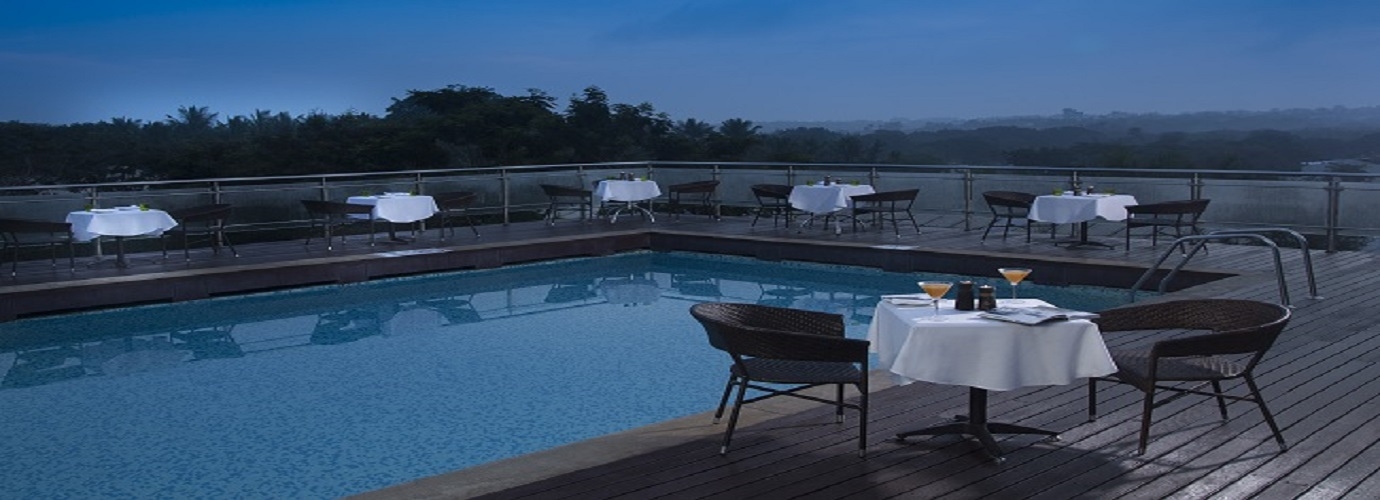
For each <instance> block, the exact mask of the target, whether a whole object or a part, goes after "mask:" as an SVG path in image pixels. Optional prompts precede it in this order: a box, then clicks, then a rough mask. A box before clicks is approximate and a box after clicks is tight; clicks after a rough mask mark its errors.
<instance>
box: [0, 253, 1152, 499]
mask: <svg viewBox="0 0 1380 500" xmlns="http://www.w3.org/2000/svg"><path fill="white" fill-rule="evenodd" d="M921 278H947V279H958V277H955V276H943V275H933V274H925V275H919V274H895V273H884V272H881V271H875V270H868V269H859V268H850V267H843V266H829V265H815V264H799V263H764V262H760V261H753V260H750V259H743V258H737V257H722V256H698V255H690V254H657V253H649V252H643V253H633V254H625V255H619V256H614V257H605V258H592V259H576V260H566V261H558V262H549V263H540V264H531V265H524V266H516V267H512V268H505V269H498V270H486V271H469V272H460V273H447V274H442V275H434V276H426V277H418V278H407V279H396V280H386V281H379V282H370V283H364V284H355V285H345V286H330V287H318V288H309V289H302V290H290V291H282V292H274V293H267V294H256V295H250V296H243V297H234V298H221V299H213V300H206V301H198V302H189V303H180V304H171V305H159V306H149V307H138V308H127V309H120V310H113V311H106V312H99V313H86V314H74V315H67V316H62V317H56V318H42V319H31V320H23V321H16V322H11V323H3V324H0V369H2V370H4V374H5V378H4V379H3V380H0V421H3V422H4V423H5V424H4V425H3V426H0V452H3V456H5V457H6V459H5V460H6V464H5V467H4V468H3V469H0V496H3V497H5V498H33V497H44V498H49V497H65V496H70V497H82V498H93V497H140V498H144V497H186V496H195V497H206V496H215V497H265V498H284V497H293V498H304V497H305V498H316V497H338V496H342V495H347V494H351V493H358V492H363V491H368V490H372V489H377V488H381V487H385V486H389V485H393V484H397V483H401V482H405V481H408V480H412V479H417V478H420V477H425V476H429V475H434V474H439V473H442V472H447V471H451V470H456V469H461V468H465V467H469V466H473V465H477V464H481V463H485V462H490V461H494V460H498V459H502V458H507V457H512V456H517V455H521V454H524V453H530V452H534V451H539V450H543V449H548V448H551V447H555V446H559V445H561V444H566V443H571V442H575V441H579V440H583V439H587V438H591V437H595V436H600V435H605V434H609V433H613V432H617V431H621V430H626V429H630V428H634V427H638V426H642V425H647V424H651V423H655V422H660V421H665V420H669V419H672V418H676V417H680V416H684V415H689V414H694V413H698V412H702V411H706V410H710V409H712V408H713V407H714V406H715V405H716V404H717V402H718V396H719V394H720V391H721V390H722V388H723V382H724V372H725V369H726V366H727V358H726V357H724V356H723V354H722V353H720V352H718V351H715V350H713V349H711V348H709V347H708V345H707V344H706V343H705V341H704V334H703V331H702V330H701V328H700V327H699V325H698V324H697V323H695V322H694V320H693V319H692V318H690V315H689V314H688V312H687V310H688V308H689V306H690V305H691V304H693V303H697V302H703V301H734V302H755V303H764V304H771V305H782V306H791V307H800V308H808V309H815V310H824V311H830V312H836V313H840V314H843V315H844V317H845V319H846V320H847V322H848V334H849V336H851V337H858V338H861V337H865V333H866V329H867V324H868V322H869V321H870V320H871V313H872V310H873V307H874V306H875V304H876V302H877V298H878V295H880V294H883V293H898V292H913V291H917V290H916V288H915V281H917V279H921ZM975 279H977V280H978V281H979V282H985V283H990V284H994V285H1002V286H1003V287H1004V286H1005V285H1004V282H1002V281H1000V279H999V278H998V277H997V276H996V275H995V271H994V273H993V276H991V277H977V278H975ZM1027 283H1028V284H1027ZM1027 283H1023V284H1022V285H1021V288H1022V290H1021V293H1022V295H1023V296H1030V297H1040V298H1044V299H1046V300H1048V301H1050V302H1054V303H1056V304H1059V305H1063V306H1066V307H1074V308H1081V309H1088V310H1097V309H1103V308H1106V307H1110V306H1113V305H1117V304H1120V303H1122V302H1123V301H1124V295H1125V294H1124V291H1121V290H1114V289H1104V288H1088V287H1073V288H1060V287H1042V286H1040V285H1039V279H1038V276H1037V275H1033V276H1031V281H1029V282H1027ZM1002 290H1003V291H1005V288H1002ZM668 353H670V354H671V355H668ZM668 388H673V390H668Z"/></svg>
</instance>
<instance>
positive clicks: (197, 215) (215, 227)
mask: <svg viewBox="0 0 1380 500" xmlns="http://www.w3.org/2000/svg"><path fill="white" fill-rule="evenodd" d="M231 211H233V208H232V207H231V206H230V204H228V203H217V204H213V205H199V206H195V207H187V208H182V209H177V210H169V211H168V215H169V216H172V218H173V220H176V221H177V227H174V228H172V229H169V230H167V231H164V232H163V235H162V236H161V237H160V238H159V240H160V242H161V243H162V245H163V260H164V261H167V260H168V238H170V237H173V238H179V239H181V240H182V258H183V259H185V260H186V261H187V262H191V261H192V253H191V240H192V238H193V237H196V238H204V239H205V240H206V241H208V242H210V245H211V250H212V252H214V253H216V254H220V247H221V245H224V246H225V247H226V248H229V249H230V253H231V254H232V255H234V256H236V257H239V256H240V252H239V251H237V250H235V245H233V244H231V243H230V237H228V236H226V235H225V221H226V220H227V219H229V218H230V212H231Z"/></svg>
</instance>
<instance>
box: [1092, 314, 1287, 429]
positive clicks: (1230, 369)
mask: <svg viewBox="0 0 1380 500" xmlns="http://www.w3.org/2000/svg"><path fill="white" fill-rule="evenodd" d="M1289 314H1290V313H1289V309H1288V308H1286V307H1284V306H1281V305H1278V304H1271V303H1267V302H1256V301H1251V300H1237V299H1193V300H1177V301H1170V302H1161V303H1156V304H1146V305H1132V306H1128V307H1123V308H1118V309H1112V310H1109V311H1103V312H1102V313H1101V317H1099V318H1097V319H1095V320H1094V321H1095V322H1096V323H1097V326H1098V328H1099V329H1101V331H1103V332H1125V331H1144V330H1207V331H1208V333H1202V334H1197V335H1191V336H1176V337H1174V338H1169V339H1166V340H1160V341H1158V342H1155V343H1154V344H1153V345H1151V346H1149V347H1148V348H1142V349H1136V350H1124V351H1113V352H1112V359H1113V361H1115V362H1116V366H1117V372H1116V373H1115V374H1113V375H1110V376H1107V377H1096V378H1090V379H1088V420H1089V421H1092V420H1094V419H1096V418H1097V382H1099V381H1103V382H1117V383H1122V384H1128V385H1131V386H1134V387H1135V388H1136V389H1139V390H1140V391H1141V392H1143V393H1145V400H1144V404H1143V409H1142V413H1141V421H1140V447H1139V448H1138V451H1137V454H1138V455H1143V454H1145V444H1146V441H1147V440H1149V436H1150V416H1151V413H1152V412H1153V411H1154V409H1155V407H1157V406H1159V405H1162V404H1164V403H1168V402H1169V401H1172V400H1175V399H1178V398H1179V397H1180V396H1183V395H1187V394H1196V395H1200V396H1211V397H1213V398H1215V399H1216V400H1217V407H1218V410H1219V411H1220V413H1221V415H1222V420H1223V421H1226V420H1227V403H1226V400H1228V399H1231V400H1233V401H1250V402H1253V403H1255V404H1256V406H1258V407H1259V408H1260V413H1261V415H1263V416H1264V417H1265V423H1266V424H1267V425H1269V426H1270V431H1272V432H1273V433H1274V437H1275V441H1276V442H1278V443H1279V447H1280V450H1281V451H1283V450H1285V449H1287V445H1285V444H1284V436H1283V435H1282V434H1281V433H1280V431H1279V426H1278V425H1276V424H1275V419H1274V417H1273V416H1272V415H1271V414H1270V409H1269V408H1267V407H1266V406H1265V399H1264V398H1262V397H1261V395H1260V388H1259V387H1257V386H1256V383H1255V377H1254V376H1253V375H1252V371H1253V370H1254V369H1255V367H1256V364H1258V363H1259V362H1260V359H1261V358H1263V357H1264V356H1265V353H1266V351H1268V350H1269V349H1270V346H1272V345H1274V342H1275V339H1276V338H1277V337H1279V334H1280V332H1282V331H1284V327H1285V325H1287V324H1288V323H1289ZM1237 379H1240V380H1242V381H1244V382H1245V385H1246V388H1247V390H1248V392H1249V394H1247V395H1245V396H1238V395H1232V394H1224V393H1223V392H1222V382H1223V381H1229V380H1237ZM1186 383H1192V384H1193V385H1192V386H1190V387H1185V386H1184V384H1186ZM1204 386H1211V388H1212V391H1211V392H1208V391H1204V390H1202V388H1203V387H1204ZM1157 391H1171V392H1175V393H1177V394H1175V395H1174V396H1171V397H1169V398H1167V399H1164V400H1162V401H1158V402H1157V401H1156V400H1155V393H1156V392H1157Z"/></svg>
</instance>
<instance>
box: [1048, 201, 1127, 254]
mask: <svg viewBox="0 0 1380 500" xmlns="http://www.w3.org/2000/svg"><path fill="white" fill-rule="evenodd" d="M1135 204H1136V197H1134V196H1131V195H1127V194H1086V195H1075V194H1072V193H1068V192H1066V193H1065V194H1062V195H1044V196H1037V197H1035V202H1034V203H1033V204H1031V206H1030V215H1029V217H1030V218H1031V219H1032V220H1037V221H1040V222H1051V223H1054V224H1072V223H1075V222H1076V223H1078V239H1076V240H1072V241H1062V242H1059V243H1055V244H1056V245H1065V244H1066V245H1068V246H1069V248H1074V247H1085V246H1100V247H1106V248H1115V247H1114V246H1112V245H1108V244H1106V243H1102V242H1100V241H1090V240H1088V221H1091V220H1093V219H1096V218H1098V217H1101V218H1103V219H1106V220H1126V207H1127V206H1130V205H1135Z"/></svg>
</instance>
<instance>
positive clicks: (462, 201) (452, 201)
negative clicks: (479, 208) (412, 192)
mask: <svg viewBox="0 0 1380 500" xmlns="http://www.w3.org/2000/svg"><path fill="white" fill-rule="evenodd" d="M431 198H432V199H434V200H436V207H437V208H440V209H441V210H460V209H462V208H469V206H470V205H473V204H474V202H475V201H476V200H478V199H479V194H478V193H475V192H473V191H451V192H447V193H437V194H434V195H431Z"/></svg>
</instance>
